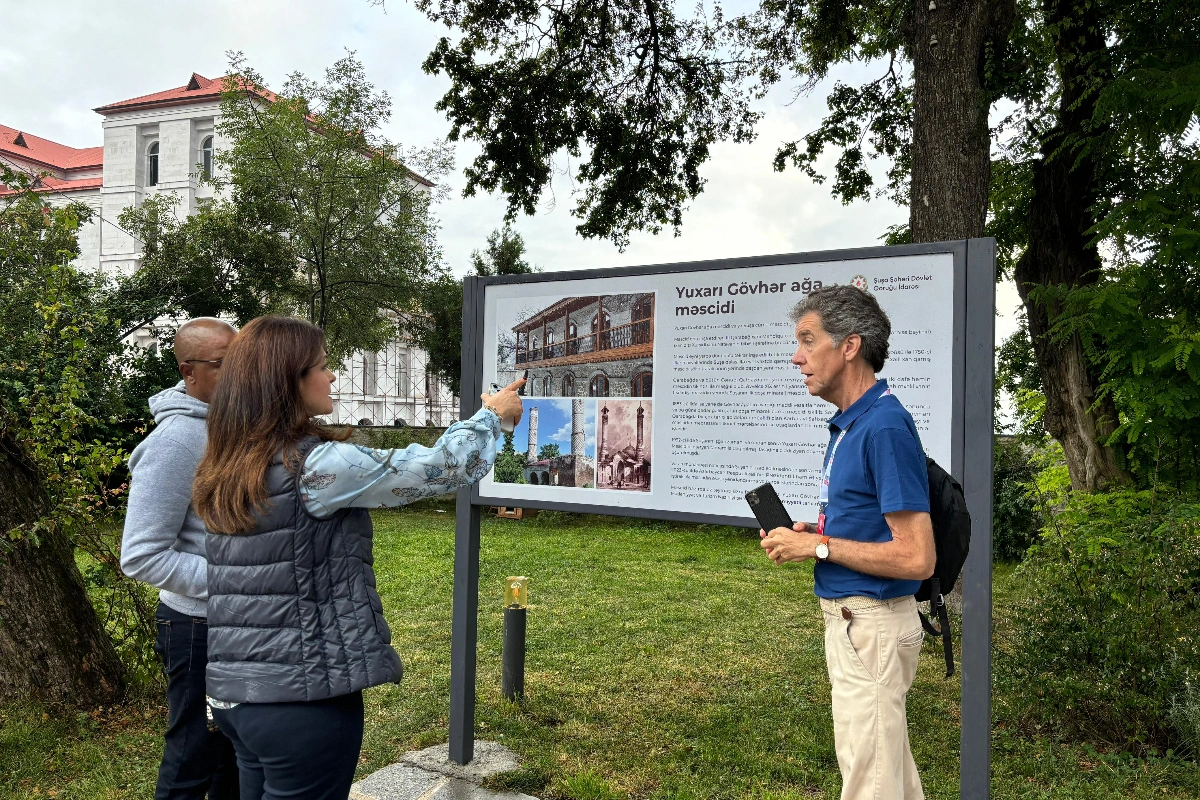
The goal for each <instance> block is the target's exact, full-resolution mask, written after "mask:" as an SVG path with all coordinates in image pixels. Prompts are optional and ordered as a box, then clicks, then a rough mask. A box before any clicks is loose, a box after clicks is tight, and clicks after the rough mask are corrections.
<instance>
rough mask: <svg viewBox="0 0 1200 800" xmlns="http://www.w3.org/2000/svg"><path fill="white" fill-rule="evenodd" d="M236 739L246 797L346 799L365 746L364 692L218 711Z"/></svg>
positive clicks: (256, 799)
mask: <svg viewBox="0 0 1200 800" xmlns="http://www.w3.org/2000/svg"><path fill="white" fill-rule="evenodd" d="M213 717H214V718H215V719H216V720H217V724H218V725H220V726H221V730H222V731H223V732H224V733H225V734H226V735H227V736H228V737H229V738H230V739H232V740H233V749H234V750H236V751H237V761H238V767H239V769H240V774H241V783H242V800H282V798H297V800H298V799H299V798H303V800H346V796H347V795H348V794H349V793H350V784H351V783H353V782H354V768H355V767H356V766H357V765H358V752H359V750H361V749H362V737H363V697H362V692H354V693H353V694H347V695H342V696H341V697H334V698H332V699H329V700H314V701H313V702H311V703H242V704H240V705H236V706H234V707H233V708H230V709H227V710H222V709H217V708H214V709H213Z"/></svg>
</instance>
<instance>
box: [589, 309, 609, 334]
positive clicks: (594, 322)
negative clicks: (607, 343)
mask: <svg viewBox="0 0 1200 800" xmlns="http://www.w3.org/2000/svg"><path fill="white" fill-rule="evenodd" d="M599 323H600V315H599V314H592V333H595V332H596V330H597V329H599V330H604V331H606V330H608V329H609V328H611V327H612V317H610V316H609V315H608V312H607V311H605V312H604V322H603V324H600V325H599V327H598V328H597V325H598V324H599Z"/></svg>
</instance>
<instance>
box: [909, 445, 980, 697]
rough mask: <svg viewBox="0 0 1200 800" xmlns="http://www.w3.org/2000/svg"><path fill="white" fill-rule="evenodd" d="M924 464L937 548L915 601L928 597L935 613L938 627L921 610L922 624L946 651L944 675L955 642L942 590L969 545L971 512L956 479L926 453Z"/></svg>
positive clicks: (951, 662)
mask: <svg viewBox="0 0 1200 800" xmlns="http://www.w3.org/2000/svg"><path fill="white" fill-rule="evenodd" d="M925 465H926V467H928V469H929V516H930V519H931V520H932V521H933V542H934V545H935V547H936V548H937V564H936V566H934V568H933V575H932V576H931V577H929V578H926V579H925V580H924V581H923V582H922V583H921V588H919V589H917V594H916V598H917V600H918V601H923V600H928V601H929V612H930V615H936V616H937V618H938V624H939V625H941V629H940V630H939V629H938V628H935V627H934V626H933V623H932V622H930V621H929V618H928V617H926V616H925V615H924V614H921V612H919V611H918V612H917V613H918V614H920V616H921V626H922V627H923V628H925V631H926V632H927V633H929V634H930V635H931V636H940V637H941V639H942V649H943V650H944V651H945V653H946V677H947V678H949V677H950V676H951V675H953V674H954V643H953V641H951V639H950V619H949V617H948V616H947V615H946V598H945V597H944V596H943V592H949V591H950V590H951V589H953V588H954V584H955V582H956V581H957V580H958V575H959V573H960V572H962V568H963V564H965V563H966V561H967V551H968V550H969V549H970V547H971V514H970V513H969V512H968V511H967V498H966V496H965V495H964V494H963V490H962V487H961V486H959V485H958V481H956V480H954V478H953V477H952V476H951V475H950V473H948V472H946V470H944V469H942V468H941V467H940V466H938V463H937V462H936V461H934V460H933V459H932V458H929V457H928V456H926V457H925Z"/></svg>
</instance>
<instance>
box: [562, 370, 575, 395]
mask: <svg viewBox="0 0 1200 800" xmlns="http://www.w3.org/2000/svg"><path fill="white" fill-rule="evenodd" d="M562 386H563V390H562V393H563V397H574V396H575V376H574V375H564V376H563V384H562Z"/></svg>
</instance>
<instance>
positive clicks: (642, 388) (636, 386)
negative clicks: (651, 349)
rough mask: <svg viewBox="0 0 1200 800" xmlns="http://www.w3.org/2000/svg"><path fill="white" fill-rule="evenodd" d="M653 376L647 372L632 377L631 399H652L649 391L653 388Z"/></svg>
mask: <svg viewBox="0 0 1200 800" xmlns="http://www.w3.org/2000/svg"><path fill="white" fill-rule="evenodd" d="M653 382H654V381H653V376H652V375H651V373H649V372H639V373H638V374H637V375H635V376H633V383H632V385H631V386H630V390H631V391H630V396H631V397H653V395H652V394H651V390H652V388H653V385H652V384H653Z"/></svg>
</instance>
